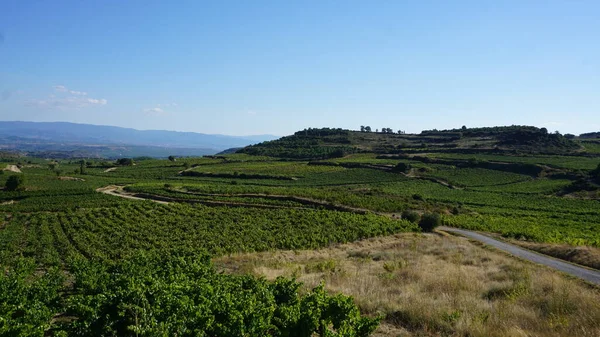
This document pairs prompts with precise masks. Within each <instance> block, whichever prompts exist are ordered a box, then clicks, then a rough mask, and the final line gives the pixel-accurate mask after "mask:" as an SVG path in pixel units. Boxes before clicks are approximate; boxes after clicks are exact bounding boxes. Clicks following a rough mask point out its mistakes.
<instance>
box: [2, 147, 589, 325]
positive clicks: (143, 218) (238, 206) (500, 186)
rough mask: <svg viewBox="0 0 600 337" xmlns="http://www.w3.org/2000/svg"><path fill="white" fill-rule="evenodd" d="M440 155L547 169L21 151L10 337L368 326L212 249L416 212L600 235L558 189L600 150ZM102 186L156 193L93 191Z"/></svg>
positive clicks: (478, 225) (321, 296)
mask: <svg viewBox="0 0 600 337" xmlns="http://www.w3.org/2000/svg"><path fill="white" fill-rule="evenodd" d="M430 156H431V158H440V159H444V160H447V159H452V160H459V161H469V160H470V161H483V160H486V161H498V162H507V163H525V164H535V165H540V167H541V168H542V169H543V170H545V169H544V167H548V168H549V169H548V172H549V173H548V174H541V175H539V176H534V175H531V174H528V173H527V174H526V173H516V172H508V171H503V170H502V167H500V169H496V167H490V168H483V167H480V166H477V167H460V166H455V165H451V164H448V163H436V162H427V160H423V159H422V158H420V159H419V158H416V159H412V158H410V157H406V158H403V159H397V158H392V157H379V156H377V155H375V154H373V153H355V154H351V155H348V156H346V157H343V158H326V159H322V160H315V159H312V160H311V161H308V160H300V161H297V160H296V161H290V160H282V159H280V158H272V157H267V156H251V155H248V154H232V155H225V156H215V157H206V158H178V159H177V161H167V160H155V159H144V160H136V161H134V162H133V163H132V164H131V165H119V164H117V163H114V162H107V161H99V162H95V163H93V162H92V163H86V164H85V165H84V164H82V163H80V162H77V161H72V162H68V161H62V162H56V163H54V162H52V163H51V165H50V164H48V162H47V161H43V160H40V159H35V160H33V161H31V163H29V164H19V163H17V162H15V163H14V164H18V165H20V166H21V171H22V173H20V174H22V176H23V177H24V178H25V179H24V186H22V188H19V189H16V190H14V191H8V190H5V191H1V192H0V266H2V268H3V270H4V273H1V274H0V288H1V289H2V292H1V294H0V298H1V304H0V317H2V318H3V319H2V320H0V336H91V335H96V336H113V335H119V336H140V335H141V336H155V335H181V336H198V335H205V336H213V335H220V336H259V335H261V336H262V335H270V336H292V335H293V336H312V334H313V333H319V334H320V335H323V336H367V335H369V334H370V333H371V332H372V331H374V329H375V328H376V327H377V323H378V321H379V318H378V317H376V316H373V315H371V316H370V317H363V316H361V315H360V313H359V311H358V308H357V307H356V306H355V305H354V303H353V301H352V299H351V298H349V297H345V296H343V295H336V294H329V293H326V292H325V291H324V290H323V287H317V288H315V289H313V290H311V291H300V290H299V289H301V285H300V284H299V283H297V282H295V281H293V280H290V279H284V278H281V279H277V280H276V281H273V282H268V281H265V280H264V279H260V278H256V277H254V276H249V275H245V276H231V275H226V274H220V273H218V272H216V271H215V269H214V268H213V267H212V265H211V262H210V260H211V258H212V257H217V256H227V255H230V254H238V253H250V252H261V251H271V250H279V249H286V250H300V249H318V248H322V247H329V246H331V245H335V244H341V243H347V242H354V241H358V240H363V239H366V238H371V237H377V236H384V235H390V234H395V233H399V232H418V231H419V227H418V226H417V225H416V224H415V223H413V222H410V221H408V220H404V219H400V214H402V213H403V211H408V210H414V211H417V212H418V213H426V212H432V213H439V214H441V216H442V220H443V222H444V224H446V225H450V226H456V227H462V228H467V229H474V230H482V231H490V232H495V233H499V234H501V235H503V236H505V237H508V238H514V239H519V240H527V241H534V242H548V243H563V244H569V245H580V246H592V247H600V231H599V230H598V224H600V207H598V206H599V203H598V200H596V199H580V198H574V197H567V196H562V195H561V194H560V192H561V191H563V190H564V189H565V188H566V187H568V186H571V184H572V183H573V181H574V180H573V179H578V178H577V177H582V176H583V175H582V174H583V173H581V172H584V173H585V172H586V171H585V170H591V169H593V168H596V167H597V165H598V162H599V160H598V159H596V158H593V157H575V156H572V157H568V156H565V157H561V156H541V155H537V156H521V157H519V156H502V155H485V154H482V155H477V156H475V157H474V156H471V155H461V154H447V153H437V154H435V153H434V154H430ZM398 163H403V164H405V165H404V167H405V170H404V171H398V170H396V169H395V166H396V164H398ZM50 166H52V167H50ZM56 167H58V168H59V169H57V168H56ZM9 176H11V174H9V173H4V174H2V175H0V183H1V184H2V185H4V183H5V182H6V181H7V179H8V177H9ZM573 177H575V178H573ZM106 186H116V187H115V188H116V189H117V190H118V191H120V193H122V196H132V197H136V198H142V199H150V201H140V200H128V199H127V198H125V197H123V198H119V197H117V196H118V195H117V196H115V195H108V194H104V193H99V191H102V188H104V187H106ZM152 199H154V200H155V201H156V200H158V201H162V203H156V202H153V201H151V200H152ZM301 327H302V328H301ZM302 329H304V330H302ZM290 331H304V332H303V333H300V334H290Z"/></svg>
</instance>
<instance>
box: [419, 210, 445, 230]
mask: <svg viewBox="0 0 600 337" xmlns="http://www.w3.org/2000/svg"><path fill="white" fill-rule="evenodd" d="M441 224H442V217H441V216H440V215H439V214H437V213H427V214H425V215H423V217H422V218H421V221H419V227H420V228H421V230H422V231H423V232H432V231H433V230H434V229H435V228H436V227H438V226H440V225H441Z"/></svg>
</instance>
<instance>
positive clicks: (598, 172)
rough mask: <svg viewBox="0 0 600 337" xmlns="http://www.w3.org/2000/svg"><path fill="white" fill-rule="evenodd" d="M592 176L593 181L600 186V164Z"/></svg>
mask: <svg viewBox="0 0 600 337" xmlns="http://www.w3.org/2000/svg"><path fill="white" fill-rule="evenodd" d="M590 175H591V176H592V179H594V180H595V181H596V182H597V183H598V184H600V164H598V167H596V169H595V170H593V171H592V172H591V174H590Z"/></svg>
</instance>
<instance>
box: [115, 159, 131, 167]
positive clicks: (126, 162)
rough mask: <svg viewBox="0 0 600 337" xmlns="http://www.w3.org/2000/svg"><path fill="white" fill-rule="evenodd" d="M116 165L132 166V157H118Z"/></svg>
mask: <svg viewBox="0 0 600 337" xmlns="http://www.w3.org/2000/svg"><path fill="white" fill-rule="evenodd" d="M117 165H121V166H132V165H133V159H131V158H119V159H118V160H117Z"/></svg>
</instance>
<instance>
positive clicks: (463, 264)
mask: <svg viewBox="0 0 600 337" xmlns="http://www.w3.org/2000/svg"><path fill="white" fill-rule="evenodd" d="M214 262H215V264H216V265H217V267H218V268H220V269H222V270H224V271H226V272H230V273H253V274H256V275H262V276H264V277H266V278H268V279H274V278H276V277H278V276H288V277H290V276H291V277H296V278H298V280H299V281H301V282H304V284H305V287H306V288H312V287H314V286H316V285H318V284H319V283H320V282H322V281H324V282H325V284H326V288H327V289H328V290H329V291H331V292H341V293H344V294H347V295H352V296H353V297H354V299H355V301H356V303H357V304H358V305H359V307H360V308H361V311H362V312H363V313H365V314H369V315H382V316H383V317H384V319H383V321H382V324H381V326H380V328H379V329H378V330H377V332H376V334H375V335H376V336H600V326H599V325H598V322H600V291H599V290H598V289H597V288H592V287H590V286H587V285H585V284H584V283H582V282H580V281H578V280H573V279H569V278H566V277H564V276H562V275H560V274H558V273H556V272H553V271H551V270H548V269H545V268H543V267H538V266H534V265H531V264H528V263H523V262H520V261H518V260H516V259H513V258H510V257H508V256H505V255H504V254H501V253H497V252H494V251H490V250H488V249H485V248H482V247H480V246H477V245H473V244H472V243H470V242H469V241H468V240H466V239H464V238H460V237H449V236H441V235H436V234H425V235H423V234H414V233H407V234H399V235H395V236H390V237H383V238H373V239H369V240H364V241H361V242H356V243H352V244H344V245H338V246H335V247H331V248H327V249H321V250H314V251H275V252H265V253H256V254H240V255H232V256H228V257H222V258H218V259H215V261H214Z"/></svg>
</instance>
